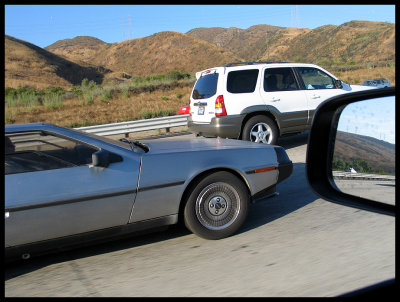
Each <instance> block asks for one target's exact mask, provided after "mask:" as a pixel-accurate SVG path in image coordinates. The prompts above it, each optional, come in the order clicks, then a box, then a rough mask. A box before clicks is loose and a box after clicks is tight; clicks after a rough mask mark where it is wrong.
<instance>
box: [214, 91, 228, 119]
mask: <svg viewBox="0 0 400 302" xmlns="http://www.w3.org/2000/svg"><path fill="white" fill-rule="evenodd" d="M224 115H227V113H226V109H225V103H224V96H223V95H220V96H218V97H217V99H216V100H215V116H224Z"/></svg>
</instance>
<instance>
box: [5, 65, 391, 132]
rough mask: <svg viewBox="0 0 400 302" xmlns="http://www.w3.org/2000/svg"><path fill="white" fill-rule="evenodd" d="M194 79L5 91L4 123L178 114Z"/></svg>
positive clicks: (386, 73)
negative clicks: (66, 88)
mask: <svg viewBox="0 0 400 302" xmlns="http://www.w3.org/2000/svg"><path fill="white" fill-rule="evenodd" d="M328 70H329V69H328ZM334 74H335V75H336V76H337V77H339V78H340V79H341V80H343V81H344V82H346V83H349V84H362V83H363V82H364V81H366V80H369V79H374V78H388V79H389V81H390V83H391V84H392V85H394V84H395V68H394V67H377V68H373V69H359V70H353V71H346V72H334ZM194 81H195V79H194V77H193V76H190V75H188V74H186V73H180V72H171V73H168V74H166V75H152V76H148V77H145V78H140V77H135V78H132V79H130V80H129V81H128V82H126V83H121V84H117V85H107V86H101V85H96V83H94V82H91V81H88V80H84V81H82V84H81V85H80V86H74V87H73V88H72V89H70V90H69V91H67V90H65V89H62V88H59V87H53V88H47V89H44V90H41V91H35V90H33V89H24V88H20V89H11V88H6V90H5V123H6V124H21V123H36V122H45V123H53V124H56V125H59V126H65V127H81V126H91V125H99V124H108V123H117V122H124V121H131V120H140V119H146V118H154V117H162V116H169V115H176V114H177V111H178V109H179V108H180V107H182V106H185V105H187V104H188V103H189V97H190V93H191V90H192V88H193V84H194Z"/></svg>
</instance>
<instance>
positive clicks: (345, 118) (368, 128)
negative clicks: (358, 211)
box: [332, 96, 396, 205]
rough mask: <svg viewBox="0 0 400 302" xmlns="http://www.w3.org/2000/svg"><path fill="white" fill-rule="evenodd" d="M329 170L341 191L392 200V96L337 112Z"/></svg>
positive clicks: (394, 184)
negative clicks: (338, 113) (337, 120)
mask: <svg viewBox="0 0 400 302" xmlns="http://www.w3.org/2000/svg"><path fill="white" fill-rule="evenodd" d="M332 160H333V162H332V170H333V171H332V173H333V179H334V181H335V184H336V186H337V187H338V189H340V190H341V191H342V192H344V193H347V194H351V195H355V196H360V197H363V198H368V199H371V200H375V201H379V202H383V203H388V204H393V205H394V204H395V186H396V178H395V97H394V96H390V97H384V98H377V99H370V100H364V101H360V102H355V103H352V104H349V105H347V106H346V107H345V108H344V110H343V111H342V112H341V114H340V118H339V123H338V129H337V134H336V140H335V149H334V154H333V159H332Z"/></svg>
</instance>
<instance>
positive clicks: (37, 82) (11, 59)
mask: <svg viewBox="0 0 400 302" xmlns="http://www.w3.org/2000/svg"><path fill="white" fill-rule="evenodd" d="M4 41H5V43H4V44H5V47H4V50H5V86H6V87H21V86H25V85H27V86H31V87H35V88H44V87H49V86H50V87H51V86H60V87H65V88H67V87H70V86H71V85H77V84H80V83H81V82H82V80H83V79H84V78H88V79H90V80H93V81H95V82H97V83H101V82H102V80H103V78H104V74H105V73H106V72H107V70H105V69H103V68H99V67H97V66H90V65H89V64H86V63H85V64H84V65H80V64H76V63H74V62H71V61H69V60H66V59H64V58H62V57H60V56H57V55H55V54H53V53H51V52H49V51H47V50H44V49H42V48H40V47H37V46H35V45H33V44H31V43H28V42H26V41H23V40H19V39H15V38H13V37H10V36H7V35H6V36H5V37H4Z"/></svg>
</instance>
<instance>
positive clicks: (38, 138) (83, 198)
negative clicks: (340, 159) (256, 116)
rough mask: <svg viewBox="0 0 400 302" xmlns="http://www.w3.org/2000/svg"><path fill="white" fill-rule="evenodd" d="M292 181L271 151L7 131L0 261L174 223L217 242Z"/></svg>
mask: <svg viewBox="0 0 400 302" xmlns="http://www.w3.org/2000/svg"><path fill="white" fill-rule="evenodd" d="M177 163H179V164H177ZM291 173H292V162H291V161H290V159H289V158H288V156H287V154H286V152H285V150H284V149H283V148H282V147H279V146H266V145H260V144H254V143H251V142H243V141H236V140H226V139H205V138H197V139H191V140H181V141H152V142H149V143H146V144H143V143H140V142H137V141H128V140H125V139H123V140H122V141H121V140H120V141H117V140H111V139H108V138H106V137H100V136H97V135H93V134H89V133H84V132H81V131H77V130H72V129H67V128H63V127H57V126H55V125H51V124H24V125H6V126H5V249H6V256H7V255H9V256H10V255H15V254H17V255H19V256H21V255H23V257H24V258H29V257H30V255H31V254H32V253H33V254H35V253H36V252H38V251H43V250H49V249H52V248H54V247H57V248H63V247H64V246H69V245H75V244H77V243H78V244H79V243H82V242H85V243H86V242H90V241H91V240H94V239H98V238H105V237H116V236H119V235H124V234H126V233H130V232H134V231H141V230H144V229H149V228H154V227H160V226H165V225H171V224H175V223H177V222H178V221H181V220H182V221H184V223H185V225H186V226H187V227H188V229H189V230H191V231H192V232H193V233H195V234H197V235H199V236H201V237H204V238H207V239H220V238H224V237H227V236H230V235H232V234H233V233H235V232H236V231H237V230H238V229H239V228H240V227H241V225H242V224H243V222H244V221H245V219H246V214H247V209H248V204H249V203H250V202H254V201H255V200H257V199H259V198H262V197H265V196H267V195H270V194H273V193H274V192H275V188H276V184H277V183H280V182H281V181H283V180H284V179H286V178H287V177H289V176H290V175H291Z"/></svg>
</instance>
